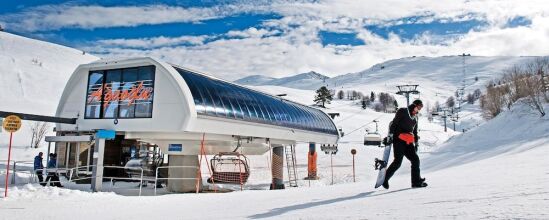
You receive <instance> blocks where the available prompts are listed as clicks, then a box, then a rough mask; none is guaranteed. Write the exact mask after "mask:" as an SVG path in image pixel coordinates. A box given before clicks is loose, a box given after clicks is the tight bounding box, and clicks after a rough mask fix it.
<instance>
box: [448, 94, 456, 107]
mask: <svg viewBox="0 0 549 220" xmlns="http://www.w3.org/2000/svg"><path fill="white" fill-rule="evenodd" d="M455 105H456V101H455V99H454V97H453V96H450V97H448V99H447V100H446V107H448V108H453V107H454V106H455Z"/></svg>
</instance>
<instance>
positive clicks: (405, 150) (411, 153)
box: [385, 138, 421, 184]
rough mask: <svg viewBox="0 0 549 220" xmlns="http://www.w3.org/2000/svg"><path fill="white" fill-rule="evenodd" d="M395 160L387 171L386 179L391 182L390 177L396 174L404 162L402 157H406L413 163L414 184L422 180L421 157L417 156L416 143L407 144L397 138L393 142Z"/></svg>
mask: <svg viewBox="0 0 549 220" xmlns="http://www.w3.org/2000/svg"><path fill="white" fill-rule="evenodd" d="M393 152H394V160H393V162H392V163H391V165H390V166H389V168H387V172H386V173H385V181H386V182H389V179H390V178H391V177H392V176H393V174H395V172H396V171H397V170H398V168H400V165H401V164H402V158H403V157H406V158H407V159H408V160H409V161H410V163H412V184H414V183H420V182H421V175H420V171H419V157H418V156H417V153H416V149H415V147H414V144H413V143H412V144H406V142H404V141H402V140H400V139H398V138H396V139H395V140H394V142H393Z"/></svg>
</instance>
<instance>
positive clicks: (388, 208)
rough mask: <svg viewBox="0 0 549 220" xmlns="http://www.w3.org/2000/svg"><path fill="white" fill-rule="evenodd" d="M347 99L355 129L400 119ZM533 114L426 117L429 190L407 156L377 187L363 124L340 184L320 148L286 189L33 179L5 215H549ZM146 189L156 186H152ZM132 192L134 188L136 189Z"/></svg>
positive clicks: (262, 170)
mask: <svg viewBox="0 0 549 220" xmlns="http://www.w3.org/2000/svg"><path fill="white" fill-rule="evenodd" d="M345 102H347V101H344V102H335V103H334V104H333V106H336V105H340V107H338V108H336V109H337V110H339V111H340V112H342V116H341V117H340V119H339V120H341V121H340V123H339V124H343V125H344V126H349V129H353V128H354V127H351V125H355V124H356V125H355V127H356V126H359V125H360V123H357V122H359V121H360V122H367V121H370V119H371V118H379V119H380V120H382V121H386V120H387V119H390V117H391V115H387V114H382V113H377V114H378V115H376V114H375V113H374V112H370V111H369V110H365V112H362V113H361V114H359V116H358V118H354V119H353V120H351V119H347V120H346V119H345V116H349V115H351V114H353V113H356V111H357V109H359V108H357V107H355V106H351V105H345V104H346V103H345ZM547 107H549V106H547ZM528 112H529V111H528V109H526V107H524V106H520V105H519V106H517V107H516V108H514V109H512V111H509V112H504V113H503V114H502V115H500V116H498V117H497V118H495V119H494V120H491V121H489V122H487V123H485V124H483V125H481V126H479V127H477V128H475V129H472V130H470V131H468V132H465V133H463V134H459V133H450V134H447V133H444V132H441V131H442V127H440V125H438V124H437V123H429V122H428V121H426V119H425V120H423V119H422V122H421V123H422V129H428V130H434V131H435V130H438V132H432V133H431V134H428V133H427V132H420V134H421V135H422V143H421V144H422V146H426V145H427V146H430V145H428V144H427V142H431V141H435V140H437V141H439V142H441V143H438V142H437V144H435V146H436V147H432V148H429V149H428V150H424V149H420V157H421V158H422V175H423V176H425V177H427V182H428V183H429V187H427V188H424V189H412V188H410V173H409V163H408V162H407V161H406V160H405V162H404V163H403V165H402V167H401V168H400V170H399V171H398V172H397V174H396V175H395V177H394V178H393V179H392V180H391V182H390V185H391V188H390V189H389V190H384V189H377V190H376V189H373V184H374V182H375V175H376V172H375V171H374V169H373V158H375V157H378V156H379V155H380V154H381V149H377V148H376V147H366V146H362V145H361V143H354V141H356V140H360V138H361V136H362V135H363V134H364V132H363V131H362V130H357V131H356V132H354V133H352V134H350V135H348V136H346V137H344V138H343V139H342V140H341V144H340V152H338V154H337V155H335V156H334V158H333V159H334V165H335V167H334V185H331V173H330V167H329V164H330V157H329V156H328V155H325V154H323V153H320V154H319V172H320V173H319V176H320V177H321V179H320V180H318V181H311V182H312V184H311V186H309V183H308V181H305V180H300V182H299V185H300V187H298V188H288V189H286V190H280V191H269V190H245V191H242V192H240V191H235V192H232V193H217V194H216V193H206V194H171V195H162V196H156V197H151V196H142V197H137V196H124V195H119V194H115V193H112V192H103V193H90V192H87V191H86V190H85V189H81V190H74V189H58V188H52V187H45V188H43V187H41V186H39V185H37V184H28V185H19V186H17V187H13V188H11V191H10V196H9V197H8V198H4V199H2V200H0V203H1V204H2V205H1V206H0V209H2V211H1V212H0V219H52V218H57V219H72V218H75V217H76V216H77V217H78V218H79V219H97V218H108V219H121V218H135V219H143V218H145V216H146V217H147V218H148V217H151V216H158V217H162V218H163V219H181V218H184V219H205V218H228V219H259V218H271V219H372V218H373V219H380V218H381V219H387V218H389V219H393V218H406V219H449V218H459V219H481V218H498V219H500V218H519V219H547V218H549V212H547V211H546V209H547V207H549V189H548V188H547V187H546V186H545V185H546V183H548V182H549V172H548V171H547V167H549V161H548V160H547V159H546V158H547V155H548V154H549V130H548V129H549V118H547V117H544V118H540V117H539V116H537V115H534V114H530V113H528ZM380 116H381V117H380ZM337 121H338V120H336V122H337ZM345 121H350V122H347V123H344V122H345ZM380 127H381V128H384V127H385V126H380ZM496 128H497V129H496ZM430 135H436V138H435V137H429V136H430ZM452 135H455V136H453V137H452ZM423 137H425V138H423ZM448 138H450V140H448V141H447V142H444V140H447V139H448ZM442 142H444V143H442ZM351 148H356V149H357V150H358V154H357V157H356V162H357V164H356V165H357V167H356V171H357V182H356V183H354V182H353V179H352V166H351V164H352V157H351V154H350V149H351ZM297 150H298V154H297V157H298V165H299V166H298V169H299V174H298V175H299V177H300V179H301V178H302V177H304V176H305V173H306V157H305V155H306V151H307V150H306V145H304V144H302V145H298V148H297ZM251 159H252V162H251V166H252V172H254V173H252V176H251V177H250V184H248V185H247V187H246V188H247V189H266V188H267V187H268V183H269V181H270V179H269V171H268V168H267V167H268V164H267V160H268V156H265V155H264V156H255V157H253V158H251ZM108 184H109V183H105V185H108ZM134 187H136V185H135V186H134ZM146 190H148V192H151V190H152V188H151V186H149V187H148V189H146ZM128 195H135V191H134V193H133V194H131V193H130V194H128ZM106 201H108V203H106ZM106 204H108V205H106Z"/></svg>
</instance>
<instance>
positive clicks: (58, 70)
mask: <svg viewBox="0 0 549 220" xmlns="http://www.w3.org/2000/svg"><path fill="white" fill-rule="evenodd" d="M97 59H99V58H97V57H95V56H93V55H89V54H84V53H83V52H82V51H80V50H76V49H72V48H69V47H64V46H61V45H57V44H52V43H48V42H44V41H38V40H33V39H29V38H25V37H21V36H17V35H14V34H10V33H7V32H1V31H0V79H1V80H0V100H2V101H1V102H0V111H9V112H23V113H30V114H41V115H50V116H53V115H54V114H55V110H56V109H57V104H58V102H59V99H60V98H61V93H62V92H63V89H64V88H65V84H66V82H67V81H68V79H69V77H70V76H71V74H72V72H73V71H74V69H76V67H77V66H78V65H80V64H83V63H89V62H92V61H95V60H97ZM25 127H26V128H23V129H22V131H21V132H23V133H19V134H18V136H21V137H24V139H25V140H24V141H22V138H16V139H14V141H15V143H16V144H19V145H22V144H27V145H28V144H29V143H30V135H29V133H30V132H29V131H28V127H29V126H25ZM27 137H29V138H27ZM6 142H7V138H6V133H0V143H1V144H4V143H6Z"/></svg>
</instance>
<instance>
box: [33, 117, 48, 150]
mask: <svg viewBox="0 0 549 220" xmlns="http://www.w3.org/2000/svg"><path fill="white" fill-rule="evenodd" d="M49 128H50V125H49V124H48V123H46V122H40V121H37V122H34V123H32V125H31V127H30V129H31V132H32V139H31V146H32V147H34V148H38V147H39V145H40V142H41V141H42V139H44V136H45V135H46V132H48V129H49Z"/></svg>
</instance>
